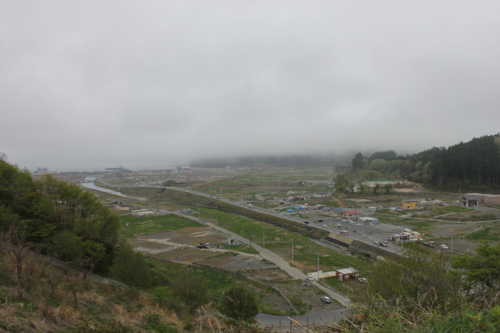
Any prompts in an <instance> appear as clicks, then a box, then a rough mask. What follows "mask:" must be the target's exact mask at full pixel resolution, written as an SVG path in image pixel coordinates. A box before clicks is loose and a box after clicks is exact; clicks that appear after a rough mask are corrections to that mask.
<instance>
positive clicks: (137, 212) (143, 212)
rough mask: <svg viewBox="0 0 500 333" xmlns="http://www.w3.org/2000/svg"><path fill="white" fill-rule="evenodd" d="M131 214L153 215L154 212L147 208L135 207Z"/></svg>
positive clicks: (137, 215) (136, 215)
mask: <svg viewBox="0 0 500 333" xmlns="http://www.w3.org/2000/svg"><path fill="white" fill-rule="evenodd" d="M132 215H133V216H135V217H144V216H153V215H154V212H153V211H152V210H149V209H136V210H133V211H132Z"/></svg>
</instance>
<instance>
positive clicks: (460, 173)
mask: <svg viewBox="0 0 500 333" xmlns="http://www.w3.org/2000/svg"><path fill="white" fill-rule="evenodd" d="M352 170H353V171H355V172H359V175H360V176H361V178H364V179H380V178H397V179H408V180H410V181H414V182H419V183H424V184H425V185H427V186H431V187H439V188H451V187H462V188H464V189H467V188H489V189H499V188H500V136H499V135H490V136H483V137H480V138H474V139H472V140H471V141H469V142H467V143H463V142H461V143H459V144H457V145H454V146H450V147H448V148H444V147H443V148H437V147H434V148H432V149H428V150H425V151H423V152H420V153H417V154H414V155H407V156H397V155H396V153H395V152H393V151H386V152H377V153H374V154H372V155H371V156H370V157H363V155H361V153H358V154H356V155H355V156H354V158H353V160H352Z"/></svg>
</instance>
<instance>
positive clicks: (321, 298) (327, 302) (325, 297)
mask: <svg viewBox="0 0 500 333" xmlns="http://www.w3.org/2000/svg"><path fill="white" fill-rule="evenodd" d="M319 299H320V300H321V301H322V302H324V303H326V304H330V303H331V302H332V299H331V298H330V297H328V296H321V297H320V298H319Z"/></svg>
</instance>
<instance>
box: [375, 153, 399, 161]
mask: <svg viewBox="0 0 500 333" xmlns="http://www.w3.org/2000/svg"><path fill="white" fill-rule="evenodd" d="M397 158H398V154H396V152H395V151H393V150H387V151H379V152H376V153H373V154H372V155H371V156H370V159H369V160H370V162H372V161H373V160H376V159H382V160H386V161H392V160H396V159H397Z"/></svg>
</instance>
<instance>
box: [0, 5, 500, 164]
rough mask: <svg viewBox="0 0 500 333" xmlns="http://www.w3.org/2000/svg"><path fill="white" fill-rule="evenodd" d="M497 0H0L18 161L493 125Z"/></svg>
mask: <svg viewBox="0 0 500 333" xmlns="http://www.w3.org/2000/svg"><path fill="white" fill-rule="evenodd" d="M499 11H500V4H499V3H498V1H485V0H482V1H479V2H478V1H457V0H453V1H400V0H398V1H382V0H378V1H353V0H349V1H311V0H308V1H291V0H283V1H272V0H271V1H269V0H266V1H258V0H252V1H244V0H240V1H234V0H232V1H229V0H228V1H214V0H210V1H206V0H203V1H202V0H200V1H187V0H182V1H181V0H179V1H169V0H162V1H147V0H144V1H125V0H108V1H66V0H64V1H63V0H61V1H50V0H47V1H7V0H0V91H1V93H0V96H1V98H0V112H1V121H0V152H3V153H5V154H7V156H8V161H9V162H11V163H14V164H18V165H19V166H22V167H28V168H35V167H48V168H49V169H78V170H80V169H88V168H104V167H117V166H119V165H120V164H122V165H123V166H125V167H129V168H143V167H146V168H150V167H151V168H157V167H168V166H169V165H171V164H174V163H184V162H188V161H189V160H190V159H194V158H200V157H214V156H227V155H232V156H234V155H246V154H259V155H262V154H264V155H268V154H278V155H279V154H285V153H312V152H318V153H335V152H339V153H342V152H345V151H351V150H352V151H354V152H356V151H361V152H368V151H374V150H389V149H390V150H396V151H397V152H398V153H401V154H402V153H413V152H419V151H421V150H424V149H428V148H432V147H434V146H437V147H442V146H444V147H447V146H449V145H453V144H456V143H459V142H460V141H464V142H466V141H469V140H471V139H472V138H473V137H480V136H483V135H492V134H496V133H498V132H499V124H500V112H499V111H500V91H499V88H500V20H499V19H498V13H499Z"/></svg>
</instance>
